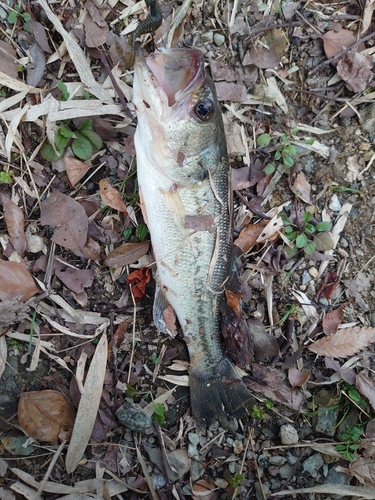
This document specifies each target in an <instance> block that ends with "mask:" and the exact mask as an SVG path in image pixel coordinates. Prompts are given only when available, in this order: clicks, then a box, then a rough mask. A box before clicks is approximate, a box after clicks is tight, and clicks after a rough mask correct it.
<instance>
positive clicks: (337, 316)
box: [322, 302, 348, 335]
mask: <svg viewBox="0 0 375 500" xmlns="http://www.w3.org/2000/svg"><path fill="white" fill-rule="evenodd" d="M347 305H348V303H347V302H346V303H345V304H341V306H340V307H338V308H337V309H334V310H333V311H330V312H329V313H327V314H326V315H325V316H324V318H323V322H322V326H323V332H324V333H325V334H326V335H334V334H335V333H336V332H337V330H338V328H339V326H340V325H341V322H342V317H343V314H344V309H345V307H346V306H347Z"/></svg>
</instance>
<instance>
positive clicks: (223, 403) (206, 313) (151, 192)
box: [133, 49, 252, 428]
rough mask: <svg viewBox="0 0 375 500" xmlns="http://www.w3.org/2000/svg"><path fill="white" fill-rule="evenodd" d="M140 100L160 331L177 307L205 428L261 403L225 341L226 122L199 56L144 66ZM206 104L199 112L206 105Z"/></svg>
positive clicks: (159, 59)
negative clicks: (255, 401)
mask: <svg viewBox="0 0 375 500" xmlns="http://www.w3.org/2000/svg"><path fill="white" fill-rule="evenodd" d="M133 93H134V97H133V101H134V104H135V108H136V112H137V118H138V125H137V130H136V134H135V147H136V153H137V174H138V184H139V189H140V196H141V206H142V211H143V214H144V218H145V221H146V223H147V225H148V228H149V231H150V235H151V242H152V247H153V251H154V256H155V262H156V268H157V271H156V276H155V278H156V283H157V293H156V297H155V303H154V321H155V324H156V325H157V326H158V327H159V328H160V329H161V330H162V331H164V332H167V328H166V325H165V323H164V320H163V310H164V309H165V307H167V305H171V306H172V308H173V309H174V311H175V314H176V316H177V318H178V321H179V323H180V326H181V329H182V333H183V335H184V339H185V341H186V344H187V347H188V351H189V355H190V372H189V381H190V395H191V405H192V413H193V416H194V419H195V421H196V423H197V426H198V427H200V428H202V427H204V426H206V425H207V424H209V423H211V422H212V421H213V420H215V419H219V420H220V421H221V423H222V424H223V425H227V424H228V418H229V417H230V416H232V415H244V414H245V413H246V411H247V410H248V409H249V407H250V405H251V403H252V397H251V394H250V392H249V391H248V389H247V388H246V386H245V385H244V384H243V382H242V380H241V377H240V375H239V373H238V372H237V370H236V368H235V367H234V366H233V365H232V363H231V362H230V361H229V359H228V358H227V357H226V356H225V354H224V352H223V348H222V346H221V343H220V311H221V309H222V307H223V305H224V300H225V297H224V290H225V283H226V281H227V280H228V279H229V278H230V275H231V273H232V270H233V266H234V264H233V254H232V198H231V189H230V185H229V164H228V157H227V150H226V141H225V135H224V127H223V123H222V116H221V112H220V108H219V105H218V102H217V98H216V93H215V88H214V84H213V82H212V80H211V78H210V77H209V75H207V73H206V71H205V69H204V63H203V56H202V54H201V53H200V52H199V51H198V50H195V49H169V50H167V49H163V50H162V51H161V52H159V53H156V54H154V55H151V56H148V57H147V59H145V57H144V55H143V53H142V52H139V53H138V55H137V59H136V64H135V74H134V85H133ZM198 106H199V107H198Z"/></svg>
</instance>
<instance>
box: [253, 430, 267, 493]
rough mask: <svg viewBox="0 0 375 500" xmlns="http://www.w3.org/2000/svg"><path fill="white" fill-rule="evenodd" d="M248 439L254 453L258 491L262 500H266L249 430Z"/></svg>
mask: <svg viewBox="0 0 375 500" xmlns="http://www.w3.org/2000/svg"><path fill="white" fill-rule="evenodd" d="M251 431H252V429H251ZM249 440H250V443H251V449H252V452H253V455H254V465H255V469H256V471H257V476H258V481H259V487H260V491H261V493H262V497H263V500H267V497H266V494H265V493H264V489H263V485H262V478H261V476H260V473H259V468H258V462H257V459H256V453H255V448H254V440H253V433H252V432H249Z"/></svg>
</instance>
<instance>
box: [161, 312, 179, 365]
mask: <svg viewBox="0 0 375 500" xmlns="http://www.w3.org/2000/svg"><path fill="white" fill-rule="evenodd" d="M163 319H164V322H165V326H166V328H167V331H168V332H170V334H171V335H176V333H177V327H176V320H177V319H176V314H175V312H174V309H173V307H172V306H171V305H170V304H168V305H167V307H166V308H165V309H164V311H163ZM163 361H164V362H165V358H163Z"/></svg>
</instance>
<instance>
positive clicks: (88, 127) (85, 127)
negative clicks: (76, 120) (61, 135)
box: [78, 118, 93, 132]
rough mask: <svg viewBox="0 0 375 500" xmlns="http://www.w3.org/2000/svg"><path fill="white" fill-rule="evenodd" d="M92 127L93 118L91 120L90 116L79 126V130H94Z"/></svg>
mask: <svg viewBox="0 0 375 500" xmlns="http://www.w3.org/2000/svg"><path fill="white" fill-rule="evenodd" d="M92 127H93V125H92V120H90V118H86V119H85V120H83V122H82V123H81V125H80V126H79V127H78V130H79V131H80V132H83V131H84V130H92Z"/></svg>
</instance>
